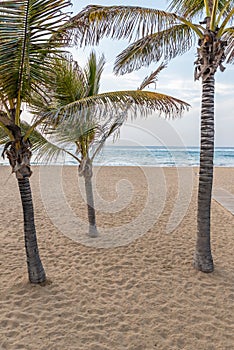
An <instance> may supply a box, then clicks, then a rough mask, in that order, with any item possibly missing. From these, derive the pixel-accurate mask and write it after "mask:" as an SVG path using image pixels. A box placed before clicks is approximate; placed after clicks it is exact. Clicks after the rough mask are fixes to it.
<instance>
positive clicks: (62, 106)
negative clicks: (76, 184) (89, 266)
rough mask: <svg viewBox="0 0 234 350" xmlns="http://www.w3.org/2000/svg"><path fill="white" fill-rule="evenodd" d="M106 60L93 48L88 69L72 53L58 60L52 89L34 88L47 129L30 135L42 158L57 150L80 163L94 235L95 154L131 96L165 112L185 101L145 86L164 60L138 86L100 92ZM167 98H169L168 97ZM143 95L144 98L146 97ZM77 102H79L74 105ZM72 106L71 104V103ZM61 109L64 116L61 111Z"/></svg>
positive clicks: (117, 124) (120, 118) (53, 155)
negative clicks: (93, 178)
mask: <svg viewBox="0 0 234 350" xmlns="http://www.w3.org/2000/svg"><path fill="white" fill-rule="evenodd" d="M104 63H105V60H104V56H101V57H100V58H99V59H97V57H96V54H95V53H94V52H91V54H90V56H89V58H88V61H87V64H86V66H85V67H84V69H82V68H81V67H80V66H79V65H78V63H77V62H75V61H73V59H72V57H67V59H64V60H57V61H56V63H55V67H54V68H56V69H53V71H54V74H55V77H54V81H55V82H56V84H54V82H53V81H52V86H50V87H49V92H50V93H49V94H48V93H47V91H46V92H45V94H44V96H42V95H41V94H35V95H34V98H33V102H32V104H33V105H34V113H35V114H36V116H37V117H36V118H39V120H40V119H41V117H42V116H43V115H47V119H46V123H47V125H46V127H45V128H44V129H43V132H42V133H41V132H40V131H39V130H34V132H33V134H32V136H31V141H32V143H33V149H35V150H36V151H37V153H38V159H43V160H46V161H51V160H52V159H56V158H57V157H58V155H60V154H64V153H67V154H69V155H70V156H72V157H73V158H74V159H75V160H76V161H77V162H78V164H79V175H80V176H83V177H84V180H85V190H86V201H87V210H88V220H89V232H88V234H89V236H91V237H96V236H97V235H98V231H97V227H96V215H95V208H94V198H93V190H92V175H93V160H94V158H95V156H96V155H97V154H98V152H99V151H100V150H101V148H102V147H103V145H104V143H105V141H106V139H107V138H108V137H110V136H111V135H113V134H114V133H116V132H118V130H119V128H120V126H121V125H122V124H123V122H124V120H126V118H127V116H128V110H129V108H130V106H131V104H132V98H134V99H135V102H136V103H140V105H142V106H143V107H144V105H145V107H147V106H148V107H149V108H155V107H156V108H159V109H160V110H162V111H164V112H166V113H168V112H169V110H170V109H171V108H172V109H173V110H174V112H176V111H177V109H178V107H179V109H180V108H182V109H183V107H186V104H185V103H183V102H182V101H179V100H175V99H173V98H171V97H168V96H165V95H159V94H155V93H151V92H150V94H149V95H148V94H147V93H146V92H143V91H141V90H143V88H145V87H146V86H147V85H149V84H151V83H154V82H155V80H156V78H157V75H158V73H159V71H160V70H161V69H163V68H164V65H163V66H160V67H159V68H158V69H157V70H156V71H155V72H153V73H152V74H151V75H150V77H147V78H146V79H145V80H144V82H143V83H142V84H141V86H140V88H139V90H137V91H128V92H127V91H122V92H109V93H105V94H98V92H99V86H100V79H101V75H102V72H103V68H104ZM145 94H146V95H145ZM117 96H118V100H119V102H121V101H123V103H119V102H118V101H115V97H117ZM126 97H127V98H126ZM167 98H169V99H168V100H167V101H166V100H165V99H167ZM108 99H110V100H111V99H114V100H113V101H114V102H113V103H112V104H111V106H112V107H111V108H110V109H109V113H107V111H108V109H106V108H105V109H104V111H105V114H104V116H103V115H102V113H101V116H100V115H99V114H100V106H99V107H98V105H99V104H100V103H104V104H106V103H107V101H108ZM141 99H143V100H144V99H145V103H143V100H141ZM92 100H94V108H92V107H91V105H90V103H91V101H92ZM86 101H89V105H88V106H87V105H86V104H85V103H86ZM109 103H110V102H109ZM109 103H108V104H109ZM158 103H159V104H158ZM116 104H117V109H116V108H115V105H116ZM76 105H78V107H77V108H76V110H75V109H74V108H75V106H76ZM70 106H73V107H72V109H71V107H70ZM80 106H83V108H80ZM168 108H169V109H168ZM57 110H60V112H59V114H56V113H55V115H54V111H57ZM61 110H62V111H63V112H62V114H63V115H64V117H61ZM171 111H172V110H171ZM54 123H55V125H54ZM24 125H26V124H24ZM28 128H29V126H28ZM48 135H49V138H48ZM72 146H73V148H74V146H75V151H74V152H72V151H71V150H70V149H71V147H72Z"/></svg>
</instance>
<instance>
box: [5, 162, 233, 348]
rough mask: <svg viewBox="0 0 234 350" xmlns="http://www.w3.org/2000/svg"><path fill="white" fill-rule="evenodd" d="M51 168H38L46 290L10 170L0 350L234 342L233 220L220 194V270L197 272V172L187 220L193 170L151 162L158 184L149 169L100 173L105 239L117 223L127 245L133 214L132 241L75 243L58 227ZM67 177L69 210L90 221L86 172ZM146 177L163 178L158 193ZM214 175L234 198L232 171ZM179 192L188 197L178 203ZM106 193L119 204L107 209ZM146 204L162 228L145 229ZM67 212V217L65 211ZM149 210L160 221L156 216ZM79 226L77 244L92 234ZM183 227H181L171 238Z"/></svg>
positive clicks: (35, 180) (216, 242) (215, 235)
mask: <svg viewBox="0 0 234 350" xmlns="http://www.w3.org/2000/svg"><path fill="white" fill-rule="evenodd" d="M41 169H42V168H40V169H39V168H34V174H33V176H32V178H31V183H32V187H33V194H34V203H35V217H36V225H37V234H38V241H39V247H40V254H41V258H42V261H43V264H44V266H45V269H46V272H47V276H48V280H49V283H48V284H47V285H46V286H44V287H42V286H35V285H30V284H29V283H28V282H27V271H26V263H25V253H24V241H23V224H22V217H21V216H22V212H21V204H20V198H19V194H18V189H17V183H16V180H15V178H14V176H11V177H10V178H9V179H8V181H7V182H6V180H7V177H8V175H9V173H10V169H9V168H7V167H2V168H0V191H1V193H0V198H1V215H0V227H1V230H0V278H1V283H0V303H1V314H0V349H1V350H3V349H4V350H5V349H6V350H13V349H16V350H20V349H22V350H27V349H29V350H64V349H66V350H73V349H74V350H126V349H131V350H153V349H165V350H171V349H186V350H192V349H194V350H195V349H196V350H199V349H201V350H209V349H210V350H214V349H215V350H218V349H220V350H232V349H233V348H234V346H233V344H234V272H233V271H234V269H233V266H234V227H233V223H234V220H233V216H232V215H231V214H230V213H229V212H227V211H226V210H225V209H224V208H223V207H222V206H220V205H219V204H218V203H216V202H215V201H212V247H213V257H214V261H215V272H214V273H213V274H203V273H200V272H197V271H195V270H194V269H193V267H192V255H193V250H194V243H195V236H196V194H197V180H198V177H197V176H196V175H195V174H196V173H197V169H194V175H195V176H194V186H193V196H192V200H191V202H190V203H189V204H190V205H189V209H188V211H187V212H186V214H185V216H184V217H183V215H182V218H181V219H182V221H181V222H180V217H179V216H180V212H181V213H183V211H186V207H187V204H186V201H187V199H188V198H189V196H188V194H189V190H188V188H189V179H191V169H190V170H186V169H184V172H183V173H181V174H180V177H179V180H178V176H177V170H176V169H172V168H171V169H169V168H168V169H159V168H154V169H150V174H151V175H152V176H151V177H150V178H148V179H146V176H147V174H148V173H147V174H144V172H143V170H142V169H139V168H126V167H124V168H111V167H110V168H101V169H96V171H95V173H97V177H96V183H97V187H98V189H99V194H100V195H101V196H102V198H100V197H99V198H96V202H97V206H98V212H97V222H98V225H99V227H100V232H101V238H99V243H100V242H101V240H102V237H103V236H102V232H104V233H103V235H106V237H107V239H109V237H108V235H109V236H110V235H111V234H112V233H113V232H115V231H113V230H112V227H115V228H116V227H117V228H118V231H116V232H117V233H115V234H116V235H118V234H119V235H120V236H119V241H120V242H122V243H124V242H125V241H124V239H125V238H123V237H125V236H124V235H125V234H126V232H122V233H121V228H122V231H124V230H126V227H128V226H127V225H128V224H129V223H131V222H132V221H133V227H134V231H136V232H138V231H139V232H141V231H142V232H141V236H140V237H138V238H136V239H135V240H134V241H132V242H131V243H129V244H128V245H126V246H122V247H115V248H111V247H109V248H104V249H101V248H95V247H89V246H86V245H83V244H80V243H78V242H74V241H73V240H71V239H69V238H67V237H66V236H64V234H63V233H62V232H59V230H58V229H57V228H56V227H55V226H54V225H53V223H52V222H51V220H50V218H49V217H48V215H47V212H46V210H45V209H44V206H43V203H42V200H41V194H40V193H41V192H40V185H39V173H40V175H41V182H40V183H43V181H44V180H43V176H44V177H45V175H46V173H45V172H43V171H44V170H43V171H42V173H41ZM43 169H44V168H43ZM148 170H149V169H148ZM62 175H63V176H62V183H63V188H64V195H65V197H66V200H67V204H69V205H70V209H71V212H72V213H73V214H74V217H76V218H77V217H78V218H86V207H85V204H84V202H83V200H82V196H81V194H80V189H79V187H78V179H77V170H76V168H73V167H64V168H63V171H62ZM123 179H125V180H124V181H121V182H119V181H120V180H123ZM186 179H188V180H186ZM147 181H148V182H150V181H153V185H154V186H153V188H154V189H155V191H154V193H151V194H150V195H148V192H147V188H148V186H147ZM180 181H181V183H182V186H180V191H178V183H180ZM52 182H53V181H52ZM52 182H50V180H49V179H48V183H49V189H47V192H48V195H49V196H48V197H50V198H54V208H55V210H56V211H58V210H59V203H56V198H57V197H56V193H49V191H50V189H52V188H53V183H52ZM80 182H81V181H80ZM214 182H215V186H217V187H222V188H224V189H226V190H228V191H230V192H231V193H233V194H234V169H230V168H229V169H227V168H226V169H224V168H223V169H221V168H218V169H216V170H215V181H214ZM116 183H118V186H117V190H118V193H117V192H116ZM148 185H149V184H148ZM80 188H82V187H80ZM118 194H119V197H118ZM44 195H45V194H44ZM44 195H43V196H44ZM53 196H54V197H53ZM178 196H179V198H180V203H181V204H178V203H177V204H176V198H177V197H178ZM129 197H130V199H129ZM47 200H48V201H49V199H48V198H47V199H46V201H47ZM103 200H105V201H110V203H111V204H109V209H108V205H107V203H106V202H103ZM147 200H149V203H150V205H151V206H152V208H151V210H152V212H151V214H152V216H153V217H154V215H155V212H156V213H157V215H156V216H155V218H156V219H155V218H154V220H155V223H154V225H151V226H152V227H151V228H150V229H149V231H148V232H144V229H143V230H142V227H143V228H144V227H147V225H148V224H147V222H145V221H144V220H142V223H141V225H139V222H138V221H137V219H138V218H139V217H140V215H141V212H142V210H143V208H147ZM44 201H45V197H44ZM50 203H51V202H50ZM47 204H48V203H45V205H47ZM102 206H103V208H104V209H103V210H105V212H102V209H101V208H102ZM108 210H109V211H110V213H108ZM50 215H53V213H50ZM147 215H148V216H147ZM59 216H60V217H62V218H63V213H60V215H59ZM54 217H55V218H56V216H54ZM54 217H53V218H54ZM146 217H147V218H148V220H150V217H149V212H148V211H146ZM53 218H52V219H53ZM140 218H141V217H140ZM133 219H134V220H135V221H134V220H133ZM74 222H75V221H74ZM168 222H170V225H169V226H168ZM178 222H180V224H179V226H178V227H176V225H177V224H178ZM72 223H73V221H71V223H69V222H68V223H67V224H68V225H67V226H66V227H65V226H64V229H68V230H70V233H71V235H73V234H74V237H77V239H82V237H85V232H80V230H81V228H79V227H73V226H72ZM69 225H70V226H69ZM134 225H135V226H134ZM173 225H174V227H176V228H175V229H174V231H173V232H172V233H169V231H168V230H169V229H170V227H173ZM102 230H103V231H102ZM105 230H106V231H105ZM74 232H75V233H74ZM166 232H168V233H167V234H166ZM121 234H122V235H123V237H122V236H121ZM130 238H131V237H130ZM113 239H114V237H113ZM122 239H123V240H122ZM117 241H118V237H117V238H116V237H115V242H117ZM108 242H109V241H108ZM87 244H89V240H87ZM92 244H93V243H92ZM100 244H101V243H100ZM108 244H109V243H108Z"/></svg>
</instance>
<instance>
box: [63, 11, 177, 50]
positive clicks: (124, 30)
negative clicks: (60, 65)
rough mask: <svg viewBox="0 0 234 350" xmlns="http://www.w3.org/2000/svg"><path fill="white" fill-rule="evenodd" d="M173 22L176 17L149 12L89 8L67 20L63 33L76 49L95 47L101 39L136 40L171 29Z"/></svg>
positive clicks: (161, 12)
mask: <svg viewBox="0 0 234 350" xmlns="http://www.w3.org/2000/svg"><path fill="white" fill-rule="evenodd" d="M175 20H176V15H175V14H172V13H168V12H165V11H161V10H155V9H150V8H142V7H134V6H98V5H89V6H87V7H86V8H84V10H83V11H81V12H80V13H79V14H78V15H76V16H74V17H73V18H71V19H70V21H69V24H68V25H65V26H64V31H67V32H68V33H69V32H70V36H71V37H72V38H73V41H74V42H75V44H76V45H82V44H85V45H97V44H98V43H99V41H100V39H102V38H103V37H104V36H105V37H110V38H113V39H122V38H127V39H129V41H130V40H132V39H133V38H135V40H136V39H138V38H140V37H144V36H146V35H151V34H153V33H154V32H157V31H161V30H162V29H164V28H167V27H168V26H171V24H172V23H174V22H175Z"/></svg>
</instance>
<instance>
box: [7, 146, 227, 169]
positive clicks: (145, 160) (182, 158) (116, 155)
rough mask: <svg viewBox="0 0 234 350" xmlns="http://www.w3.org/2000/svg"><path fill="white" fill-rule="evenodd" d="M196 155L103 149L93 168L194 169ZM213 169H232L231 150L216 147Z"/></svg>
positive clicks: (67, 161)
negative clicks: (147, 167) (153, 167)
mask: <svg viewBox="0 0 234 350" xmlns="http://www.w3.org/2000/svg"><path fill="white" fill-rule="evenodd" d="M69 151H71V152H73V151H74V150H73V149H69ZM199 152H200V150H199V148H198V147H168V148H167V147H161V146H105V147H104V148H103V149H102V151H101V152H100V153H99V154H98V155H97V157H96V158H95V161H94V165H99V166H156V167H195V166H198V165H199ZM31 163H32V165H34V164H44V163H43V162H37V160H36V157H35V155H34V156H33V158H32V162H31ZM6 164H8V161H7V160H3V159H1V160H0V165H6ZM54 164H64V165H77V161H76V160H75V159H74V158H72V157H71V156H69V155H66V156H65V157H64V158H62V159H60V160H57V162H56V163H54ZM214 165H215V166H221V167H234V147H216V148H215V155H214Z"/></svg>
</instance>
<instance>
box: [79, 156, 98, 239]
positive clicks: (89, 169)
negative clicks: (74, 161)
mask: <svg viewBox="0 0 234 350" xmlns="http://www.w3.org/2000/svg"><path fill="white" fill-rule="evenodd" d="M79 175H80V176H84V179H85V192H86V201H87V210H88V220H89V232H88V235H89V236H90V237H97V236H98V230H97V226H96V215H95V208H94V199H93V186H92V176H93V166H92V161H91V159H90V158H89V157H87V158H83V159H82V162H81V163H80V165H79Z"/></svg>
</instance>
